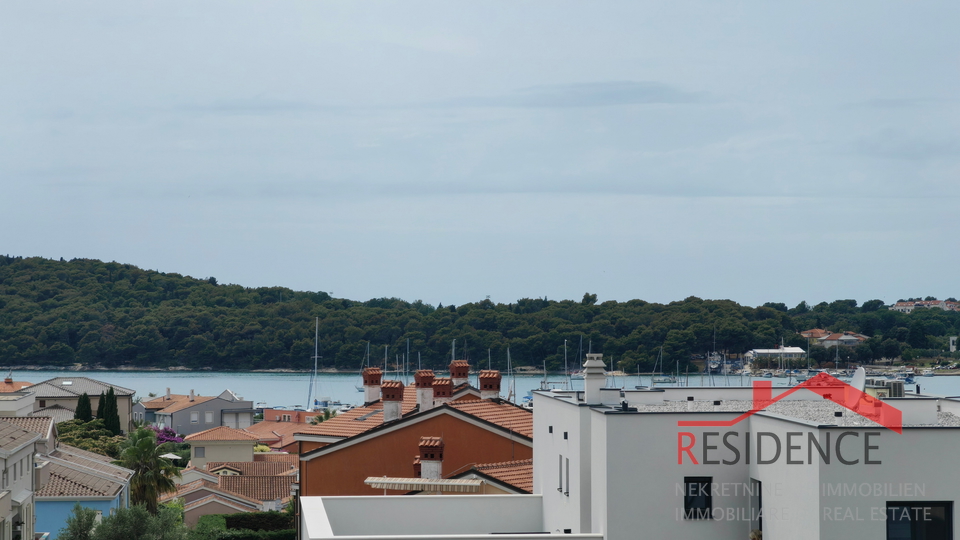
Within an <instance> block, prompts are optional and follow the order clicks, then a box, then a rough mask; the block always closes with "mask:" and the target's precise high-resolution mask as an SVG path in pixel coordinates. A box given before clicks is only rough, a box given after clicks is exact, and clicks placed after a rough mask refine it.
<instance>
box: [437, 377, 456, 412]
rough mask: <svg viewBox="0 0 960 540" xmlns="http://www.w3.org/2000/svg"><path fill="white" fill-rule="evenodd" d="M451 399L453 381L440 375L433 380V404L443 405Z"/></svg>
mask: <svg viewBox="0 0 960 540" xmlns="http://www.w3.org/2000/svg"><path fill="white" fill-rule="evenodd" d="M451 399H453V382H452V381H451V380H450V379H448V378H446V377H440V378H439V379H434V380H433V406H434V407H436V406H439V405H443V404H444V403H446V402H448V401H450V400H451Z"/></svg>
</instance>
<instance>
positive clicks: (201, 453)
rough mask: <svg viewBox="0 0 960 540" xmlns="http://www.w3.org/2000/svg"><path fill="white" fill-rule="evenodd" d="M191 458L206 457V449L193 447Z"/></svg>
mask: <svg viewBox="0 0 960 540" xmlns="http://www.w3.org/2000/svg"><path fill="white" fill-rule="evenodd" d="M193 457H207V449H206V447H204V446H194V447H193Z"/></svg>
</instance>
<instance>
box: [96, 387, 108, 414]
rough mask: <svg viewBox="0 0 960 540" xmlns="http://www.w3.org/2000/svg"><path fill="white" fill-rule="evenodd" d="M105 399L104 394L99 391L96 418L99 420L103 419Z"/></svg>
mask: <svg viewBox="0 0 960 540" xmlns="http://www.w3.org/2000/svg"><path fill="white" fill-rule="evenodd" d="M106 401H107V396H106V394H104V393H103V392H100V397H99V398H97V418H99V419H100V420H103V413H104V412H105V411H106Z"/></svg>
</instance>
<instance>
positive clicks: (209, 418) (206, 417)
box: [203, 411, 213, 424]
mask: <svg viewBox="0 0 960 540" xmlns="http://www.w3.org/2000/svg"><path fill="white" fill-rule="evenodd" d="M203 422H204V423H205V424H212V423H213V411H205V412H204V413H203Z"/></svg>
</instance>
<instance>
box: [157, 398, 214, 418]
mask: <svg viewBox="0 0 960 540" xmlns="http://www.w3.org/2000/svg"><path fill="white" fill-rule="evenodd" d="M213 399H217V396H194V397H193V401H190V396H187V399H181V400H178V401H175V402H172V404H171V405H168V406H167V407H164V408H163V409H160V410H158V411H157V412H159V413H163V414H172V413H175V412H177V411H182V410H184V409H189V408H190V407H193V406H194V405H199V404H201V403H206V402H208V401H210V400H213ZM167 403H171V402H170V401H168V402H167Z"/></svg>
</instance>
